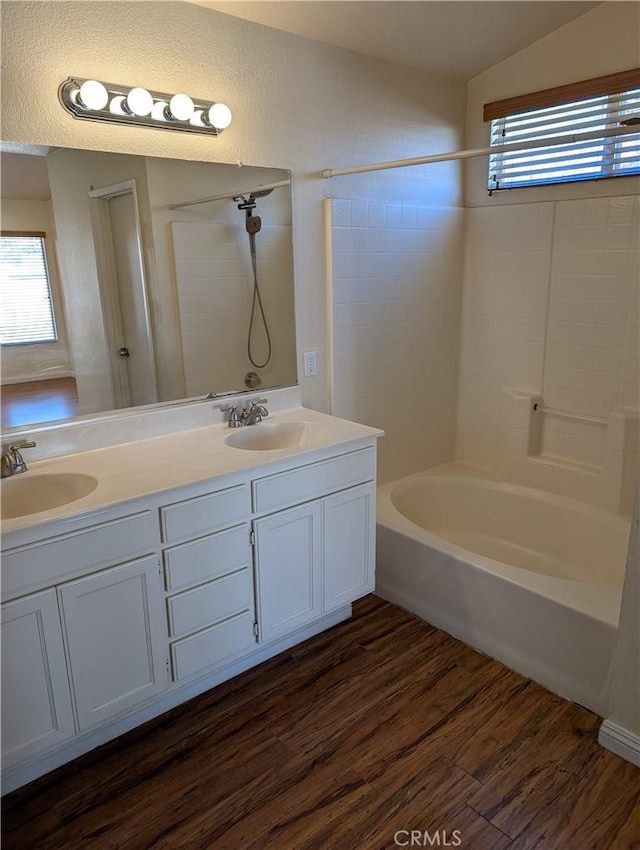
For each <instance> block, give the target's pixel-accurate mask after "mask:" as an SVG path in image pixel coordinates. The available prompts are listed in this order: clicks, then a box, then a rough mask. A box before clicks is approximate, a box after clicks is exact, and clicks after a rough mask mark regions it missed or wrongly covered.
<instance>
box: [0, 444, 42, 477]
mask: <svg viewBox="0 0 640 850" xmlns="http://www.w3.org/2000/svg"><path fill="white" fill-rule="evenodd" d="M35 446H36V444H35V442H34V441H33V440H22V441H21V442H20V443H13V444H12V445H9V446H3V447H2V458H1V466H2V478H9V477H10V476H11V475H18V474H19V473H20V472H26V471H27V464H26V463H25V460H24V458H23V457H22V455H21V453H20V449H34V448H35Z"/></svg>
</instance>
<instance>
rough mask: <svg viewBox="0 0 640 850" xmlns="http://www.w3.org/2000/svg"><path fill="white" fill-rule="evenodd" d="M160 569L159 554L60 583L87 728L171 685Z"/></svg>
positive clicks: (81, 719) (80, 713) (79, 708)
mask: <svg viewBox="0 0 640 850" xmlns="http://www.w3.org/2000/svg"><path fill="white" fill-rule="evenodd" d="M158 573H159V569H158V558H157V556H156V555H151V556H149V557H146V558H140V559H138V560H135V561H131V562H128V563H125V564H121V565H119V566H117V567H112V568H111V569H108V570H101V571H100V572H98V573H95V574H93V575H90V576H85V577H83V578H80V579H78V580H77V581H70V582H67V583H66V584H63V585H62V586H61V587H59V588H58V595H59V597H60V607H61V614H62V619H63V624H64V633H65V637H66V641H67V648H68V659H69V674H70V676H71V682H72V687H73V693H74V697H75V705H76V712H77V718H78V728H79V729H80V730H81V731H82V730H84V729H88V728H90V727H91V726H95V725H96V724H99V723H101V722H104V721H105V720H108V719H109V718H111V717H113V716H115V715H117V714H119V713H120V712H122V711H124V710H125V709H128V708H131V707H133V706H135V705H137V704H138V703H140V702H143V701H145V700H147V699H149V698H150V697H152V696H154V695H155V694H157V693H159V692H160V691H163V690H164V689H165V688H166V687H167V670H166V655H165V649H164V623H163V621H162V614H161V612H162V591H161V587H160V581H159V575H158Z"/></svg>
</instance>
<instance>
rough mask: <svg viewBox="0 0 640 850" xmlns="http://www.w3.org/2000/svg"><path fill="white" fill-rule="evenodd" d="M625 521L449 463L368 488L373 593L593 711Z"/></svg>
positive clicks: (612, 628)
mask: <svg viewBox="0 0 640 850" xmlns="http://www.w3.org/2000/svg"><path fill="white" fill-rule="evenodd" d="M629 531H630V525H629V523H628V522H625V521H624V520H622V519H620V518H618V517H614V516H612V515H610V514H607V513H605V512H604V511H601V510H599V509H597V508H594V507H591V506H589V505H586V504H583V503H581V502H577V501H573V500H571V499H566V498H563V497H561V496H555V495H552V494H550V493H545V492H542V491H540V490H533V489H530V488H528V487H520V486H515V485H511V484H505V483H502V482H499V481H496V480H493V479H492V478H490V477H489V476H486V475H483V474H482V473H477V472H476V471H475V470H474V469H473V468H472V467H469V468H467V469H464V468H463V467H462V466H461V465H460V464H452V465H450V466H444V467H439V468H438V469H436V470H431V471H427V472H424V473H420V474H418V475H412V476H410V477H408V478H404V479H401V480H399V481H395V482H392V483H391V484H388V485H386V486H383V487H380V488H379V490H378V530H377V552H378V556H377V570H376V592H377V593H379V594H380V596H382V597H384V598H385V599H388V600H389V601H390V602H395V603H396V604H398V605H400V606H401V607H403V608H405V609H406V610H408V611H411V612H413V613H414V614H417V615H418V616H419V617H422V618H423V619H424V620H427V621H428V622H429V623H431V624H432V625H434V626H437V627H438V628H440V629H443V630H444V631H446V632H448V633H449V634H451V635H453V636H454V637H456V638H459V639H460V640H462V641H464V642H465V643H467V644H469V645H470V646H473V647H475V648H476V649H479V650H481V651H482V652H484V653H486V654H488V655H490V656H492V657H493V658H496V659H498V660H499V661H501V662H503V663H504V664H506V665H507V666H508V667H511V668H512V669H514V670H516V671H518V672H519V673H522V674H524V675H525V676H528V677H530V678H532V679H534V680H535V681H536V682H538V683H540V684H541V685H544V686H545V687H547V688H549V689H550V690H552V691H554V692H555V693H557V694H560V695H561V696H563V697H565V698H567V699H570V700H573V701H574V702H577V703H579V704H580V705H582V706H585V707H586V708H589V709H590V710H591V711H594V712H596V713H597V714H600V715H603V714H605V713H606V710H607V688H608V682H609V674H610V668H611V660H612V655H613V646H614V641H615V636H616V630H617V624H618V616H619V612H620V600H621V596H622V584H623V579H624V569H625V562H626V553H627V546H628V541H629Z"/></svg>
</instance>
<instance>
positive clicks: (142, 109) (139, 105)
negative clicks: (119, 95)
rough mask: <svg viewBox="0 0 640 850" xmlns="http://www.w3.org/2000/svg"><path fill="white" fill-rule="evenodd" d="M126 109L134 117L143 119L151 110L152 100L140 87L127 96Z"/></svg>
mask: <svg viewBox="0 0 640 850" xmlns="http://www.w3.org/2000/svg"><path fill="white" fill-rule="evenodd" d="M127 107H128V108H129V109H130V110H131V112H133V114H134V115H139V116H140V117H144V116H145V115H148V114H149V113H150V112H151V110H152V108H153V98H152V97H151V95H150V94H149V92H148V91H147V90H146V89H143V88H140V87H137V88H135V89H131V91H130V92H129V94H128V95H127Z"/></svg>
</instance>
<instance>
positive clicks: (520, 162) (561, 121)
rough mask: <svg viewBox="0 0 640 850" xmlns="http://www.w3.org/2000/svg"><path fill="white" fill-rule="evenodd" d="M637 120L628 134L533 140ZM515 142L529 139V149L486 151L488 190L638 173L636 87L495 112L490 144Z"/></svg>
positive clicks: (639, 113)
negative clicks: (559, 140)
mask: <svg viewBox="0 0 640 850" xmlns="http://www.w3.org/2000/svg"><path fill="white" fill-rule="evenodd" d="M540 94H544V93H540ZM523 99H524V98H523ZM514 100H516V101H517V100H518V99H514ZM487 106H489V107H491V106H492V105H491V104H488V105H487ZM496 111H498V112H503V113H504V112H505V109H504V108H498V109H497V110H496ZM636 122H637V124H638V132H637V133H631V134H630V135H624V136H617V137H615V136H609V137H607V136H606V135H603V136H602V138H596V139H590V140H589V141H577V142H572V143H570V144H560V145H550V146H546V147H536V141H539V140H541V139H549V138H552V137H554V136H562V135H570V134H574V133H597V132H599V131H603V134H604V132H605V131H611V130H615V129H618V128H620V127H622V126H631V127H633V126H635V124H636ZM516 142H517V143H522V142H531V148H529V149H526V150H514V151H509V150H507V151H504V152H497V153H495V154H491V155H490V157H489V180H488V188H489V189H490V190H491V191H495V190H497V189H509V188H514V187H518V186H535V185H540V184H545V183H564V182H569V181H575V180H593V179H599V178H603V177H618V176H623V175H627V174H638V173H640V88H635V87H634V88H631V89H627V90H625V91H620V92H615V93H605V94H601V95H599V96H597V97H588V98H582V99H579V100H574V101H572V102H562V103H560V104H553V105H549V106H545V107H544V108H539V109H532V108H529V109H521V110H520V111H513V112H512V113H511V114H500V115H498V116H497V117H494V118H493V120H492V121H491V136H490V145H491V146H494V145H503V146H504V145H509V144H510V143H516Z"/></svg>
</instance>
